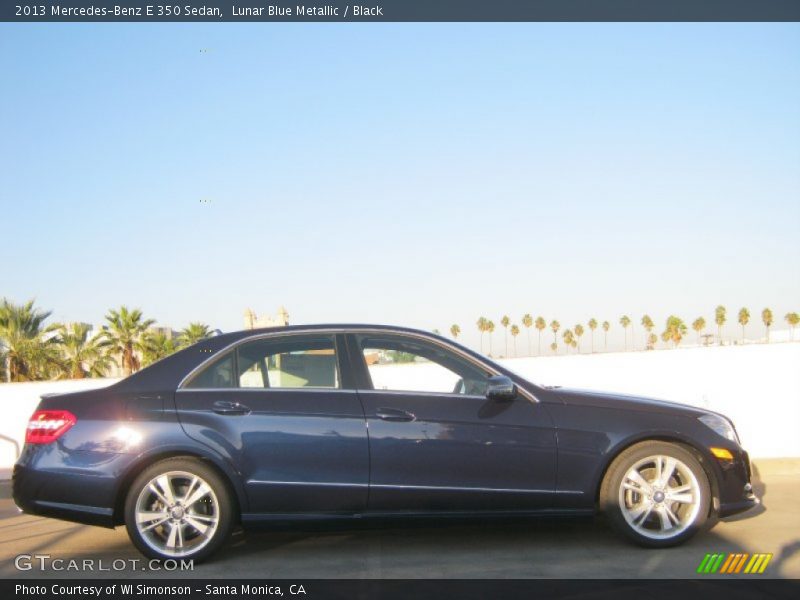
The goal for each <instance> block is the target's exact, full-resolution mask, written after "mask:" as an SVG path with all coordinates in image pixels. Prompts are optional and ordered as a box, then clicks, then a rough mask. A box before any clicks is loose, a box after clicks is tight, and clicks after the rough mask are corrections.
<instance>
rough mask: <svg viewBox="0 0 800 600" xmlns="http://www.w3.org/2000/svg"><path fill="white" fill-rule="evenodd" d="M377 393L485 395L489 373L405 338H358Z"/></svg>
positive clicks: (450, 354) (443, 351)
mask: <svg viewBox="0 0 800 600" xmlns="http://www.w3.org/2000/svg"><path fill="white" fill-rule="evenodd" d="M358 340H359V346H360V348H361V352H362V353H363V356H364V361H365V362H366V364H367V370H368V371H369V375H370V378H371V379H372V387H373V389H376V390H396V391H411V392H433V393H455V394H468V395H475V396H483V395H484V394H485V393H486V386H487V380H488V377H489V373H488V372H486V371H484V370H483V369H481V368H480V367H477V366H475V365H474V364H473V363H471V362H469V361H467V360H465V359H463V358H461V357H460V356H459V355H457V354H456V353H454V352H450V351H448V350H446V349H444V348H442V347H441V346H438V345H436V344H427V343H425V342H418V341H416V340H411V339H409V338H404V337H399V336H398V337H392V336H368V335H362V336H358Z"/></svg>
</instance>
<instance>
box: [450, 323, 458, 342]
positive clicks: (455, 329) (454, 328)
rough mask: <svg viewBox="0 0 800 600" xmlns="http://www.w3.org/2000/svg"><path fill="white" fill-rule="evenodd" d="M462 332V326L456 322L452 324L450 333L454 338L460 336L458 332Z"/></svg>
mask: <svg viewBox="0 0 800 600" xmlns="http://www.w3.org/2000/svg"><path fill="white" fill-rule="evenodd" d="M460 333H461V327H459V326H458V325H456V324H455V323H453V324H452V325H450V335H452V336H453V337H454V338H456V339H457V338H458V334H460Z"/></svg>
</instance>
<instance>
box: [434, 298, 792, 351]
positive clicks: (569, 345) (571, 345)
mask: <svg viewBox="0 0 800 600" xmlns="http://www.w3.org/2000/svg"><path fill="white" fill-rule="evenodd" d="M784 320H785V321H786V323H788V325H789V327H790V328H791V339H792V340H793V339H794V328H795V327H796V326H797V325H798V324H800V314H798V313H797V312H789V313H786V315H785V316H784ZM727 321H728V310H727V308H726V307H724V306H722V305H719V306H717V307H716V308H715V309H714V324H716V326H717V341H718V343H719V344H722V343H723V338H722V327H723V325H725V323H726V322H727ZM737 321H738V323H739V325H740V326H741V328H742V335H741V342H742V343H744V339H745V335H746V329H747V326H748V324H749V323H750V310H749V309H748V308H746V307H742V308H741V309H739V312H738V314H737ZM774 321H775V316H774V314H773V312H772V310H771V309H770V308H764V309H763V310H762V311H761V322H762V323H763V325H764V327H765V336H766V341H767V342H769V333H770V328H771V327H772V325H773V323H774ZM520 323H521V325H522V327H523V328H524V330H525V332H526V337H527V346H528V352H527V355H528V356H533V350H532V346H531V329H533V328H535V329H536V331H537V337H538V339H537V350H536V354H537V355H541V354H542V334H543V333H544V332H545V331H546V330H547V329H549V330H550V331H551V332H552V334H553V341H552V342H550V344H549V348H550V351H551V352H552V353H553V354H557V353H558V350H559V335H558V334H559V331H560V332H561V340H562V343H563V346H564V348H565V349H566V351H567V352H570V351H576V352H580V351H581V341H582V339H583V336H584V335H585V334H586V331H587V329H588V331H589V337H590V347H591V350H590V351H591V352H595V339H594V338H595V331H596V330H597V329H598V328H600V329H601V330H602V334H603V350H604V351H607V350H608V332H609V330H610V329H611V322H610V321H603V322H602V323H600V322H599V321H598V320H597V319H595V318H591V319H589V320H588V321H587V322H586V326H585V327H584V324H583V323H577V324H576V325H574V326H573V327H567V328H562V326H561V323H560V322H559V321H558V320H556V319H553V320H551V321H550V323H548V322H547V320H546V319H545V318H544V317H541V316H539V317H536V318H535V319H534V318H533V315H531V314H530V313H527V314H525V315H523V316H522V318H521V319H520ZM619 324H620V325H621V326H622V329H623V332H624V337H625V342H624V349H625V351H627V350H628V331H629V329H630V330H631V349H632V350H635V349H636V348H634V347H633V320H632V319H631V318H630V317H629V316H628V315H622V317H620V319H619ZM640 324H641V325H642V327H643V328H644V329H645V331H646V332H647V334H646V337H645V346H644V349H645V350H653V349H655V347H656V344H657V343H658V341H659V339H660V340H661V341H662V342H664V343H666V344H668V345H671V346H672V347H673V348H677V347H678V346H679V345H680V343H681V342H682V341H683V339H684V338H685V337H686V335H687V334H688V331H689V327H688V326H687V325H686V323H685V322H684V321H683V319H681V318H680V317H677V316H675V315H670V316H669V317H667V319H666V321H665V323H664V329H663V330H662V331H661V333H660V334H659V333H658V332H657V330H658V328H657V327H656V323H655V321H653V319H652V318H651V317H650V315H643V316H642V318H641V320H640ZM476 325H477V327H478V332H479V333H480V349H481V352H483V351H484V336H485V335H487V334H488V338H489V344H488V353H489V356H492V355H493V354H494V348H493V334H494V332H495V329H496V327H495V323H494V321H492V320H491V319H488V318H486V317H479V318H478V320H477V321H476ZM500 325H501V326H502V328H503V338H504V346H505V353H504V354H503V356H506V357H508V356H519V354H518V352H517V337H518V336H519V335H520V333H521V332H522V329H520V326H519V325H518V324H517V323H512V321H511V319H510V318H509V316H508V315H503V316H502V317H501V318H500ZM707 326H708V323H707V322H706V319H705V318H704V317H702V316H701V317H697V318H696V319H695V320H694V321H692V324H691V328H692V329H693V330H694V331H695V333H696V335H697V343H698V344H699V343H700V340H701V336H702V337H704V338H705V340H706V343H708V340H709V339H710V338H709V336H708V335H705V336H704V334H703V331H705V330H706V328H707ZM509 334H510V335H511V341H512V349H513V353H509V346H508V336H509ZM450 335H451V336H453V338H458V336H459V335H461V326H460V325H458V324H456V323H454V324H453V325H451V326H450Z"/></svg>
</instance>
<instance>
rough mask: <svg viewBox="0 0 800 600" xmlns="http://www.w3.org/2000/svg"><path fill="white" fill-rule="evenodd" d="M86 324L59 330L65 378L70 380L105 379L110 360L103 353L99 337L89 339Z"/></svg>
mask: <svg viewBox="0 0 800 600" xmlns="http://www.w3.org/2000/svg"><path fill="white" fill-rule="evenodd" d="M90 331H91V327H89V325H87V324H86V323H70V324H69V325H62V326H61V327H59V329H58V343H59V344H60V345H61V354H62V369H63V376H64V377H67V378H69V379H86V378H87V377H105V375H106V373H107V372H108V369H109V367H110V362H111V361H110V359H109V358H108V356H106V355H105V353H104V352H103V348H102V347H101V345H100V339H99V338H98V336H94V337H91V338H90V337H89V333H90Z"/></svg>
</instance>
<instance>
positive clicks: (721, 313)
mask: <svg viewBox="0 0 800 600" xmlns="http://www.w3.org/2000/svg"><path fill="white" fill-rule="evenodd" d="M727 312H728V311H727V309H726V308H725V307H724V306H722V304H720V305H719V306H717V308H715V309H714V322H715V323H716V324H717V339H718V340H719V345H720V346H721V345H722V326H723V325H725V321H726V318H727V317H726V313H727Z"/></svg>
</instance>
